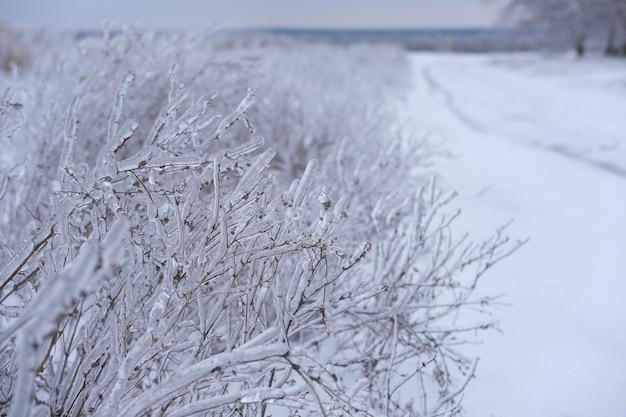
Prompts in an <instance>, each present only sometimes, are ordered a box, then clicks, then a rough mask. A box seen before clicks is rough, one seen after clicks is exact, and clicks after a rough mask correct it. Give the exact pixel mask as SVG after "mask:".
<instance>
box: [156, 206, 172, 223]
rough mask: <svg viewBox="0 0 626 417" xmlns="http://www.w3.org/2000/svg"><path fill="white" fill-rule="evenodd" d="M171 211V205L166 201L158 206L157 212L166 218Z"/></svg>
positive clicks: (162, 217) (161, 217)
mask: <svg viewBox="0 0 626 417" xmlns="http://www.w3.org/2000/svg"><path fill="white" fill-rule="evenodd" d="M169 211H170V205H169V204H167V203H165V204H163V205H162V206H161V207H159V208H158V210H157V214H158V216H159V218H160V219H165V218H167V214H168V213H169Z"/></svg>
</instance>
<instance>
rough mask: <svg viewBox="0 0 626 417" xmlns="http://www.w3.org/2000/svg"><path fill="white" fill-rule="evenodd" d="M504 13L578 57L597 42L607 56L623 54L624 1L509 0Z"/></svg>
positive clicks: (625, 38)
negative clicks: (565, 47) (566, 46)
mask: <svg viewBox="0 0 626 417" xmlns="http://www.w3.org/2000/svg"><path fill="white" fill-rule="evenodd" d="M503 16H504V18H505V19H506V20H508V21H513V22H516V23H517V24H520V25H522V26H525V27H529V28H534V29H537V30H540V31H541V32H542V33H545V34H546V35H547V36H549V39H550V41H551V42H554V43H559V44H563V43H565V44H566V45H568V46H571V47H573V48H574V49H575V50H576V52H577V54H578V55H579V56H582V55H584V54H585V53H586V52H587V50H588V49H589V48H590V47H592V46H593V47H597V46H598V45H600V47H601V48H603V49H604V52H605V53H606V54H608V55H621V56H626V0H510V1H508V3H507V4H506V5H505V7H504V8H503Z"/></svg>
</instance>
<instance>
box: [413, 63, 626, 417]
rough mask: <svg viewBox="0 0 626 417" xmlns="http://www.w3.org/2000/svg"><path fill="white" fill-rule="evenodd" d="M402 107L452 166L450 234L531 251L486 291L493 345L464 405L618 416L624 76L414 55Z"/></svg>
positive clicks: (624, 356)
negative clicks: (493, 313)
mask: <svg viewBox="0 0 626 417" xmlns="http://www.w3.org/2000/svg"><path fill="white" fill-rule="evenodd" d="M411 60H412V65H413V69H414V79H415V91H414V92H413V93H412V96H411V99H410V101H411V103H410V105H409V106H408V108H409V109H410V115H409V117H411V118H412V119H413V120H414V121H415V123H416V124H417V125H418V126H419V128H420V129H422V131H423V133H424V134H428V135H430V137H431V138H433V139H435V140H437V141H440V142H441V143H442V144H443V146H444V147H445V148H447V149H448V150H449V151H450V152H451V155H450V157H449V158H445V159H444V160H442V161H440V162H439V163H438V164H437V166H436V168H437V171H438V173H439V174H440V176H441V178H442V179H443V180H444V181H445V182H446V183H447V186H450V187H453V188H455V189H457V190H458V191H459V193H460V197H459V199H458V200H457V202H456V203H457V204H458V205H459V206H460V207H461V208H462V210H463V215H462V216H461V219H460V220H459V222H458V223H457V226H456V228H457V229H463V230H467V231H469V232H471V233H472V235H473V236H481V235H486V234H488V233H489V232H490V231H492V230H493V229H494V228H495V227H496V226H497V225H500V224H503V223H506V222H508V221H509V220H513V224H512V225H511V227H510V228H509V234H510V235H511V236H513V237H516V238H526V237H528V238H529V239H530V240H529V242H528V243H527V244H526V245H525V246H524V247H522V248H521V249H520V250H519V251H518V252H516V253H515V254H513V255H512V256H511V257H510V258H508V259H505V260H504V261H503V262H502V263H500V264H498V265H497V266H496V267H494V269H493V270H491V271H490V273H489V274H487V275H486V276H485V277H484V278H483V282H482V284H481V287H480V290H481V292H484V293H485V294H501V293H502V294H504V298H503V301H505V302H506V303H509V304H510V305H508V306H505V307H502V308H501V309H500V310H499V311H497V314H498V315H499V316H500V319H501V320H500V326H501V328H502V330H503V333H502V334H499V333H496V332H493V333H487V334H483V335H482V337H481V338H482V340H483V342H482V343H481V344H478V345H476V346H471V348H470V350H471V353H474V354H476V355H479V356H480V357H481V360H480V363H479V367H478V371H477V378H476V379H474V380H473V381H472V383H471V384H470V386H469V387H468V389H467V391H466V393H465V396H464V400H463V405H464V407H465V409H466V412H467V413H466V415H467V416H470V417H472V416H478V417H590V416H603V417H617V416H625V415H626V302H624V298H625V297H626V192H625V190H626V62H624V61H618V60H609V59H600V58H588V59H585V60H582V61H579V60H576V59H574V58H573V57H569V56H549V57H546V56H542V55H540V54H516V55H482V56H478V55H456V54H421V53H420V54H414V55H412V57H411Z"/></svg>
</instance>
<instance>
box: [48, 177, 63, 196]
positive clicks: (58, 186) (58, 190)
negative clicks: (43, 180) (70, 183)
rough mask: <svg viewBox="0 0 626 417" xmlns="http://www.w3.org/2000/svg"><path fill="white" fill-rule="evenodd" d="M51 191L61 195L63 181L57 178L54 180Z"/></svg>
mask: <svg viewBox="0 0 626 417" xmlns="http://www.w3.org/2000/svg"><path fill="white" fill-rule="evenodd" d="M50 192H51V193H52V194H53V195H59V194H61V193H62V192H63V188H61V183H60V182H59V181H57V180H54V181H52V182H51V183H50Z"/></svg>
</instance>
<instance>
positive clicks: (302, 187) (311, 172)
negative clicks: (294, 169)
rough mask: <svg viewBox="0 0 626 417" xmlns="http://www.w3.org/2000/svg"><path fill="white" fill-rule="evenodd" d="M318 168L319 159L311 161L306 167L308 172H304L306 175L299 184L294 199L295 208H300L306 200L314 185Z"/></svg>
mask: <svg viewBox="0 0 626 417" xmlns="http://www.w3.org/2000/svg"><path fill="white" fill-rule="evenodd" d="M318 167H319V162H317V159H312V160H310V161H309V163H308V165H307V166H306V170H305V171H304V174H303V175H302V178H301V179H300V182H299V183H298V188H297V189H296V192H295V195H294V197H293V206H294V207H295V208H298V207H300V205H302V201H303V200H304V197H305V196H306V194H307V193H308V192H309V188H310V187H311V184H312V183H313V179H314V178H315V172H316V171H317V168H318Z"/></svg>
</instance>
